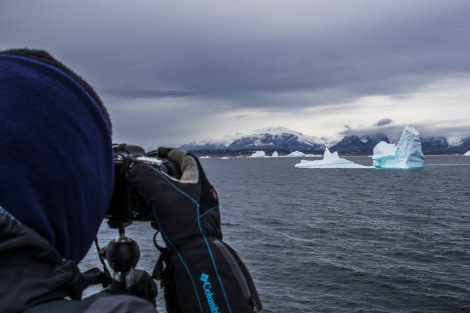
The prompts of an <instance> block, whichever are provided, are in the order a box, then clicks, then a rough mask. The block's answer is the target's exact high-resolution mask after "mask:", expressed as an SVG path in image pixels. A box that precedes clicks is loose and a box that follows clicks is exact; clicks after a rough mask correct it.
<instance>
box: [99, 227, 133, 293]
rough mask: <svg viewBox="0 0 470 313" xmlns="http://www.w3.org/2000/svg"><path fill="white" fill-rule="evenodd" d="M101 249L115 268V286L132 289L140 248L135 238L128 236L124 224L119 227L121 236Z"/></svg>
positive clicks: (126, 289)
mask: <svg viewBox="0 0 470 313" xmlns="http://www.w3.org/2000/svg"><path fill="white" fill-rule="evenodd" d="M126 226H127V225H126ZM101 250H102V251H100V254H102V256H103V257H104V258H105V259H106V261H107V262H108V264H109V266H110V267H111V268H112V269H113V272H112V275H111V276H112V278H113V284H114V285H115V286H113V287H117V288H119V289H121V290H124V291H128V290H130V289H131V288H132V286H133V285H134V284H135V280H134V269H135V267H136V265H137V262H138V261H139V259H140V249H139V245H138V244H137V242H136V241H135V240H133V239H131V238H129V237H127V236H126V234H125V226H124V225H121V226H120V227H119V237H118V238H116V239H113V240H111V241H110V242H109V243H108V245H107V246H106V247H104V248H103V249H101Z"/></svg>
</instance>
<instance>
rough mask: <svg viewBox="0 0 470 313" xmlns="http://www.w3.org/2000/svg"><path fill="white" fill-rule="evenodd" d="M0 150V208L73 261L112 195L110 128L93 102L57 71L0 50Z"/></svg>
mask: <svg viewBox="0 0 470 313" xmlns="http://www.w3.org/2000/svg"><path fill="white" fill-rule="evenodd" d="M0 149H1V153H0V180H1V183H0V206H2V207H3V208H5V209H6V210H7V211H8V212H10V213H11V215H13V216H14V217H15V218H16V219H17V220H18V221H20V222H21V223H22V224H24V225H27V226H28V227H30V228H32V229H33V230H34V231H36V232H37V233H38V234H40V235H41V236H42V237H44V238H45V239H46V240H47V241H48V242H49V243H51V244H52V246H54V247H55V249H56V250H57V251H58V252H59V253H60V255H61V256H62V257H63V258H65V259H71V260H74V261H76V262H79V261H80V260H81V259H82V258H83V257H84V256H85V255H86V253H87V251H88V249H89V248H90V246H91V244H92V242H93V239H94V238H95V236H96V233H97V231H98V229H99V226H100V224H101V222H102V220H103V218H104V215H105V213H106V210H107V208H108V204H109V200H110V198H111V196H112V192H113V181H114V178H113V175H114V173H113V151H112V142H111V133H110V125H108V123H107V122H106V120H105V118H104V116H103V114H102V111H101V109H100V108H99V106H98V104H97V103H96V102H95V100H94V99H93V98H92V97H91V96H90V95H89V94H88V93H87V92H86V90H85V89H84V88H83V87H82V86H81V85H80V84H79V83H78V82H77V81H75V80H74V79H73V78H72V77H70V76H69V75H67V74H66V73H64V72H63V71H61V70H60V69H58V68H56V67H53V66H51V65H48V64H46V63H43V62H41V61H37V60H34V59H31V58H27V57H22V56H13V55H1V54H0ZM2 258H3V256H2Z"/></svg>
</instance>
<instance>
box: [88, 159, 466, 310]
mask: <svg viewBox="0 0 470 313" xmlns="http://www.w3.org/2000/svg"><path fill="white" fill-rule="evenodd" d="M345 158H347V159H349V160H351V161H353V162H356V163H360V164H364V165H372V160H371V159H370V158H369V157H345ZM201 162H202V164H203V165H204V168H205V170H206V173H207V175H208V177H209V179H210V180H211V182H212V183H213V185H214V186H215V187H216V189H217V191H218V193H219V197H220V204H221V214H222V230H223V232H224V240H225V241H226V242H227V243H229V244H230V245H231V246H232V247H234V248H235V250H236V251H237V252H238V254H239V255H240V256H241V258H242V259H243V260H244V261H245V263H246V264H247V266H248V268H249V270H250V272H251V274H252V276H253V279H254V281H255V283H256V285H257V288H258V291H259V294H260V297H261V300H262V302H263V305H264V310H263V312H423V313H424V312H470V157H465V156H428V157H427V158H426V160H425V163H424V169H421V170H412V171H410V170H377V169H297V168H294V164H296V163H298V162H300V159H299V158H266V159H246V158H245V159H229V160H222V159H215V158H212V159H202V160H201ZM127 233H128V235H129V236H130V237H132V238H133V239H135V240H137V241H138V243H139V245H140V247H141V253H142V257H141V261H140V263H139V265H138V267H139V268H143V269H146V270H147V271H149V272H151V271H152V269H153V264H154V262H155V259H156V257H157V252H156V250H155V248H153V245H152V243H151V237H152V235H153V231H152V229H151V228H150V227H149V225H148V224H147V223H134V224H133V225H131V226H130V227H129V228H128V231H127ZM116 235H117V232H116V231H115V230H109V229H107V226H106V225H105V224H103V226H102V229H101V230H100V234H99V238H100V242H101V244H103V245H104V244H105V243H106V242H107V240H109V239H112V238H113V237H115V236H116ZM99 265H100V264H99V262H98V261H97V257H96V252H94V251H93V250H90V253H89V255H88V256H87V258H86V259H85V260H84V261H83V262H82V264H81V267H82V269H87V268H89V267H92V266H99ZM161 293H162V292H161ZM159 301H160V304H159V305H158V308H159V310H160V311H161V312H165V311H164V309H163V307H164V305H163V302H162V300H161V299H159Z"/></svg>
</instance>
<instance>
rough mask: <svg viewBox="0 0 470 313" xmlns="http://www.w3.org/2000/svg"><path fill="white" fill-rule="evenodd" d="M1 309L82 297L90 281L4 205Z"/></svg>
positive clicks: (1, 213)
mask: <svg viewBox="0 0 470 313" xmlns="http://www.w3.org/2000/svg"><path fill="white" fill-rule="evenodd" d="M0 255H2V257H1V258H0V277H1V278H2V283H1V284H0V294H1V295H2V299H1V301H0V312H23V311H25V310H26V309H28V308H30V307H33V306H34V305H37V304H39V303H42V302H45V301H48V300H54V299H61V298H64V297H70V298H72V299H79V298H80V297H81V295H82V291H83V289H84V288H86V287H87V285H88V282H87V281H86V279H85V277H84V276H83V275H82V274H81V273H80V270H79V269H78V267H77V264H76V263H75V262H74V261H70V260H64V259H63V258H62V256H61V255H60V254H59V253H58V252H57V251H56V250H55V248H54V247H53V246H52V245H51V244H50V243H49V241H47V240H46V239H45V238H43V237H42V236H40V235H38V234H37V233H36V232H35V231H34V230H33V229H31V228H29V227H28V226H26V225H24V224H22V223H21V222H19V221H18V220H16V219H15V218H14V217H13V216H11V215H10V214H9V213H8V212H7V211H5V210H4V209H3V208H2V207H0Z"/></svg>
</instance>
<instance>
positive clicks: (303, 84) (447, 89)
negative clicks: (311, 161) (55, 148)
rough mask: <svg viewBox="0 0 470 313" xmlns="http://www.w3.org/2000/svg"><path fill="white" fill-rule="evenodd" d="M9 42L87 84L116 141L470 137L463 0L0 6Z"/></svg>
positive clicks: (467, 9)
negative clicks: (408, 130)
mask: <svg viewBox="0 0 470 313" xmlns="http://www.w3.org/2000/svg"><path fill="white" fill-rule="evenodd" d="M14 47H29V48H41V49H46V50H48V51H49V52H50V53H51V54H53V55H54V56H55V57H56V58H58V59H59V60H61V61H62V62H64V63H65V64H67V65H69V66H70V67H71V68H72V69H74V70H75V71H76V72H77V73H78V74H80V75H81V76H83V77H84V78H85V79H86V80H87V81H89V82H90V83H91V85H93V86H94V87H95V88H96V90H97V91H98V93H99V94H100V95H101V97H102V98H103V100H104V101H105V104H106V105H107V107H108V109H109V111H110V113H111V117H112V119H113V122H114V141H115V142H127V143H134V144H140V145H143V146H146V147H148V146H152V147H156V146H162V145H165V146H168V145H171V146H178V145H181V144H184V143H189V142H192V141H198V140H204V139H211V138H221V137H223V136H224V135H232V136H233V135H237V134H239V133H249V132H252V131H254V130H257V129H259V128H262V127H267V126H284V127H287V128H290V129H292V130H295V131H300V132H302V133H304V134H305V135H310V136H316V137H318V138H321V137H324V138H328V139H330V140H338V139H341V138H342V137H343V136H344V135H347V134H358V135H360V134H363V133H370V132H384V133H385V134H387V135H389V136H390V137H391V139H393V138H397V137H399V135H400V134H401V132H402V130H403V128H404V126H405V125H406V124H408V123H409V124H411V125H413V126H414V127H415V128H416V129H417V130H418V131H419V132H420V134H421V135H423V136H431V135H445V136H447V137H448V138H450V139H452V140H455V139H458V138H460V137H469V136H470V1H468V0H461V1H458V0H440V1H437V0H393V1H390V0H339V1H338V0H327V1H326V0H325V1H323V0H306V1H299V0H289V1H287V0H285V1H277V0H248V1H245V0H237V1H225V0H214V1H207V0H194V1H184V0H182V1H167V0H165V1H159V0H132V1H124V0H119V1H116V0H93V1H91V0H80V1H63V0H35V1H29V0H2V1H1V3H0V49H6V48H14ZM397 139H398V138H397Z"/></svg>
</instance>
